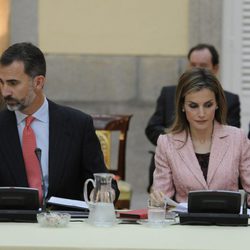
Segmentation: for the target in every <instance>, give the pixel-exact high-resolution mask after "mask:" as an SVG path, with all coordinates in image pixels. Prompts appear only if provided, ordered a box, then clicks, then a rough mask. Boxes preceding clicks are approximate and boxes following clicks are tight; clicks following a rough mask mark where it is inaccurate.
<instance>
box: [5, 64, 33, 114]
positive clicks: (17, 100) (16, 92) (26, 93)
mask: <svg viewBox="0 0 250 250" xmlns="http://www.w3.org/2000/svg"><path fill="white" fill-rule="evenodd" d="M0 89H1V92H2V95H3V98H4V100H5V102H6V105H7V108H8V109H9V110H11V111H15V110H19V111H21V112H23V113H26V111H27V110H29V108H30V107H31V106H32V104H33V102H34V100H35V98H36V96H37V94H36V88H35V84H34V79H33V78H31V77H30V76H28V75H27V74H25V72H24V64H23V62H21V61H14V62H13V63H11V64H10V65H8V66H3V65H0Z"/></svg>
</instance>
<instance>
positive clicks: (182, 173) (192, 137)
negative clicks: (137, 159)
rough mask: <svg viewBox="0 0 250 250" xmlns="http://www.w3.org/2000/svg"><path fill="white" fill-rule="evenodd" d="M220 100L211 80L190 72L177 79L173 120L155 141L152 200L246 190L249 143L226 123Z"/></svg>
mask: <svg viewBox="0 0 250 250" xmlns="http://www.w3.org/2000/svg"><path fill="white" fill-rule="evenodd" d="M226 106H227V105H226V100H225V96H224V91H223V89H222V87H221V84H220V82H219V81H218V80H217V78H216V76H215V75H214V74H213V73H211V72H210V71H209V70H207V69H201V68H194V69H191V70H189V71H187V72H185V73H184V74H183V75H182V76H181V77H180V79H179V83H178V86H177V90H176V118H175V121H174V124H173V126H172V127H171V128H170V130H169V132H168V133H167V134H165V135H161V136H160V137H159V139H158V142H157V148H156V155H155V165H156V169H155V172H154V183H153V193H151V197H153V198H154V199H158V200H159V199H162V197H163V196H167V197H170V198H173V199H174V200H176V201H177V202H187V197H188V192H189V191H192V190H231V191H236V190H238V189H239V178H240V181H241V184H242V186H243V188H244V189H245V190H246V191H248V192H250V141H249V140H248V138H247V136H246V135H245V133H244V132H243V130H242V129H239V128H236V127H231V126H228V125H226V124H225V123H226V122H225V121H226V112H227V110H226Z"/></svg>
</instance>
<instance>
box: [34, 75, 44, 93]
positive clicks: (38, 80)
mask: <svg viewBox="0 0 250 250" xmlns="http://www.w3.org/2000/svg"><path fill="white" fill-rule="evenodd" d="M33 81H34V87H35V88H36V89H39V90H41V89H43V87H44V84H45V77H44V76H43V75H39V76H36V77H35V78H34V80H33Z"/></svg>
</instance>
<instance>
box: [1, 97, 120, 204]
mask: <svg viewBox="0 0 250 250" xmlns="http://www.w3.org/2000/svg"><path fill="white" fill-rule="evenodd" d="M0 142H1V143H0V186H20V187H28V181H27V177H26V172H25V165H24V160H23V155H22V148H21V143H20V139H19V135H18V130H17V123H16V116H15V113H14V112H11V111H8V110H4V111H2V112H0ZM48 160H49V164H48V165H49V188H48V195H47V197H50V196H58V197H63V198H70V199H82V198H83V185H84V182H85V180H86V179H87V178H93V173H98V172H107V169H106V167H105V164H104V160H103V154H102V151H101V147H100V143H99V140H98V138H97V136H96V134H95V129H94V127H93V121H92V118H91V117H90V116H89V115H87V114H85V113H82V112H81V111H78V110H75V109H72V108H69V107H63V106H60V105H57V104H55V103H53V102H51V101H49V159H48ZM113 188H114V189H115V191H116V196H118V195H119V191H118V188H117V185H116V183H115V182H114V183H113Z"/></svg>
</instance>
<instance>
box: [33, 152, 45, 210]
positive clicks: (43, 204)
mask: <svg viewBox="0 0 250 250" xmlns="http://www.w3.org/2000/svg"><path fill="white" fill-rule="evenodd" d="M35 154H36V157H37V159H38V162H39V167H40V173H41V179H42V192H43V193H42V195H43V198H42V212H46V199H45V181H44V176H43V169H42V164H41V156H42V150H41V149H40V148H36V149H35Z"/></svg>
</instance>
